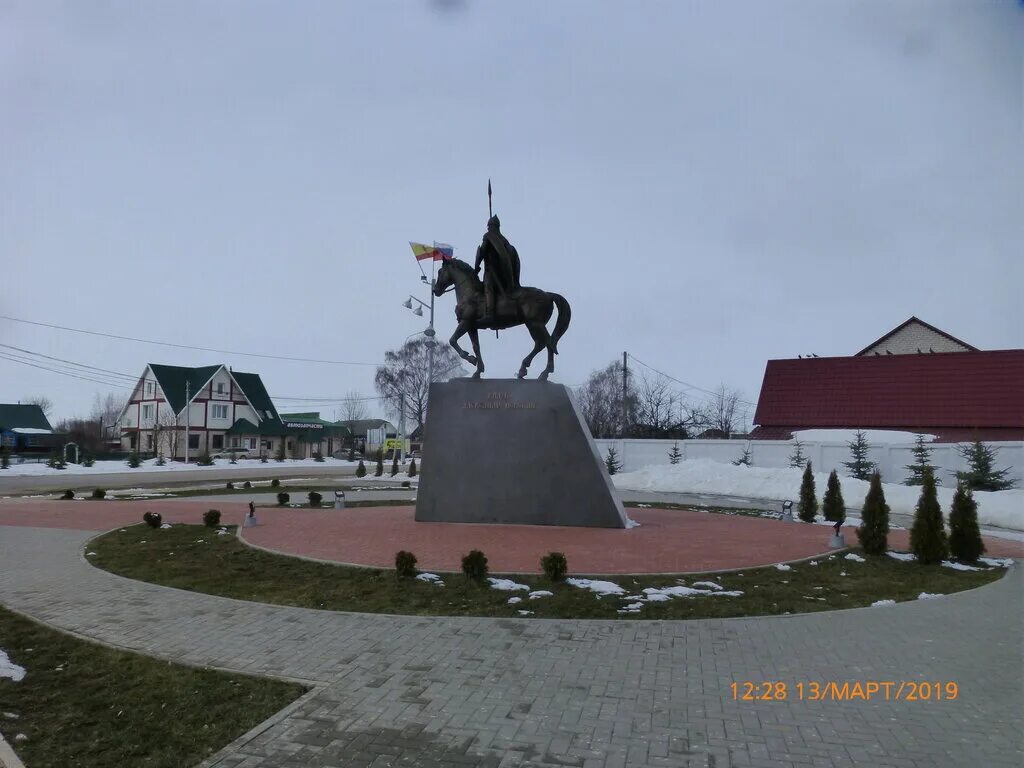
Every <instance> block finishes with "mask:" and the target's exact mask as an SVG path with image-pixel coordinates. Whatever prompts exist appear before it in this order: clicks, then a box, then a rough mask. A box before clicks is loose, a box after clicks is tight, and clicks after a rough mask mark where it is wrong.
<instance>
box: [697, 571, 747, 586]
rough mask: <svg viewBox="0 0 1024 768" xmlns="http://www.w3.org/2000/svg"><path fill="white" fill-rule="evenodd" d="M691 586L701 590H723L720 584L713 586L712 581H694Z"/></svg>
mask: <svg viewBox="0 0 1024 768" xmlns="http://www.w3.org/2000/svg"><path fill="white" fill-rule="evenodd" d="M741 575H742V574H741ZM693 586H695V587H699V588H701V589H725V587H723V586H722V585H721V584H715V582H713V581H695V582H693Z"/></svg>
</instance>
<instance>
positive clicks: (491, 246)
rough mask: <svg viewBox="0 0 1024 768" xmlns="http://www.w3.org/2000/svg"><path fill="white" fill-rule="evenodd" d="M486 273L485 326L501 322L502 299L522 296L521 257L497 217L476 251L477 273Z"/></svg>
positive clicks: (490, 224)
mask: <svg viewBox="0 0 1024 768" xmlns="http://www.w3.org/2000/svg"><path fill="white" fill-rule="evenodd" d="M481 265H483V266H484V267H485V269H484V303H485V317H483V318H481V321H480V322H481V324H485V323H491V322H494V321H495V320H497V307H496V303H497V300H498V299H499V298H513V297H515V295H516V294H517V293H518V292H519V289H520V287H521V286H520V284H519V253H518V252H517V251H516V249H515V247H513V245H512V243H510V242H509V241H508V240H507V239H506V238H505V236H504V235H503V234H501V222H500V221H499V220H498V217H497V216H491V218H490V220H488V222H487V232H486V234H485V235H484V239H483V242H482V243H481V244H480V245H479V247H477V249H476V263H475V264H474V269H475V270H476V273H477V274H478V275H479V274H480V267H481Z"/></svg>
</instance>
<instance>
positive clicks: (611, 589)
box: [565, 579, 626, 595]
mask: <svg viewBox="0 0 1024 768" xmlns="http://www.w3.org/2000/svg"><path fill="white" fill-rule="evenodd" d="M565 583H566V584H569V585H571V586H574V587H578V588H579V589H589V590H590V591H591V592H594V593H595V594H597V595H624V594H625V593H626V590H624V589H623V588H622V587H620V586H619V585H618V584H616V583H615V582H612V581H598V580H596V579H566V580H565Z"/></svg>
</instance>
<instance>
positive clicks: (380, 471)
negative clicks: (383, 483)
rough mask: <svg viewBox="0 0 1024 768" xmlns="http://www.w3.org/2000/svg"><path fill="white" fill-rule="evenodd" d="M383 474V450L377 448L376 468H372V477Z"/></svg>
mask: <svg viewBox="0 0 1024 768" xmlns="http://www.w3.org/2000/svg"><path fill="white" fill-rule="evenodd" d="M383 474H384V451H383V450H380V449H378V450H377V469H376V470H374V472H373V476H374V477H381V476H382V475H383Z"/></svg>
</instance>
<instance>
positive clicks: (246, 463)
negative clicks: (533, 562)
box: [5, 456, 418, 483]
mask: <svg viewBox="0 0 1024 768" xmlns="http://www.w3.org/2000/svg"><path fill="white" fill-rule="evenodd" d="M357 463H358V462H351V461H345V460H343V459H333V458H327V457H325V458H324V461H322V462H320V461H317V460H316V459H288V461H287V462H285V463H284V464H283V465H278V466H284V467H287V468H289V469H291V468H292V467H321V468H322V467H338V468H342V467H354V466H356V464H357ZM268 466H271V465H269V464H263V463H262V462H261V461H260V460H259V459H239V460H238V463H237V464H231V463H230V462H229V461H228V459H217V460H216V461H215V463H214V464H212V465H211V466H209V467H201V466H199V465H198V464H196V463H195V457H194V456H193V461H192V462H190V463H189V464H185V462H183V461H168V462H167V463H166V464H164V465H163V466H162V467H160V466H157V463H156V459H146V460H145V461H143V462H142V463H141V464H140V465H139V467H138V469H131V468H129V466H128V462H127V461H124V460H118V461H97V462H94V463H93V465H92V466H91V467H84V466H82V465H81V464H68V465H67V467H66V469H55V468H53V467H48V466H46V464H45V463H42V462H40V463H25V464H11V466H10V468H9V469H7V470H5V472H6V474H8V475H10V476H13V477H28V476H37V475H56V474H60V475H109V474H115V473H116V474H120V473H122V472H181V471H185V470H187V471H190V472H191V471H195V470H210V469H216V470H225V469H227V470H232V471H237V472H239V473H241V474H244V473H245V472H247V471H249V470H251V469H254V468H256V467H263V468H266V467H268ZM417 477H418V476H417ZM417 477H412V478H409V477H405V476H404V475H399V476H398V477H396V478H395V479H401V480H412V481H413V482H414V483H415V482H416V480H417ZM362 480H368V481H371V482H374V481H380V480H389V481H390V480H392V478H391V477H390V476H389V475H385V476H384V477H380V478H376V477H373V476H369V475H368V476H367V477H364V478H362Z"/></svg>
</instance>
